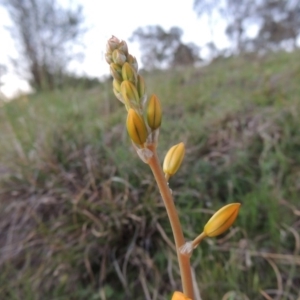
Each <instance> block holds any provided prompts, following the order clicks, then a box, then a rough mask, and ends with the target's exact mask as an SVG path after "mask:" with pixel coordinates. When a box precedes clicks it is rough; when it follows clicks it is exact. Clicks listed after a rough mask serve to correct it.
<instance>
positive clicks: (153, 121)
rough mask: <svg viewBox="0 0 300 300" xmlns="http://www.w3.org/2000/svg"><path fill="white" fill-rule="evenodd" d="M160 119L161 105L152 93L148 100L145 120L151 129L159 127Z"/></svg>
mask: <svg viewBox="0 0 300 300" xmlns="http://www.w3.org/2000/svg"><path fill="white" fill-rule="evenodd" d="M161 119H162V111H161V105H160V101H159V99H158V97H157V96H156V95H155V94H153V95H152V96H151V97H150V99H149V102H148V107H147V122H148V125H149V127H150V128H151V129H152V130H155V129H157V128H159V127H160V125H161Z"/></svg>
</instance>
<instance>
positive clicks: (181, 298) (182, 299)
mask: <svg viewBox="0 0 300 300" xmlns="http://www.w3.org/2000/svg"><path fill="white" fill-rule="evenodd" d="M171 300H192V299H191V298H189V297H187V296H186V295H184V294H183V293H181V292H174V294H173V296H172V299H171Z"/></svg>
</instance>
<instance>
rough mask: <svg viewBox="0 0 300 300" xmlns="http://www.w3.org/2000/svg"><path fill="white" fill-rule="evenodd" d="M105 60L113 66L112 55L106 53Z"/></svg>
mask: <svg viewBox="0 0 300 300" xmlns="http://www.w3.org/2000/svg"><path fill="white" fill-rule="evenodd" d="M105 60H106V62H107V63H108V64H111V63H112V62H113V60H112V56H111V54H110V53H105Z"/></svg>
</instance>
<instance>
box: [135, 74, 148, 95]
mask: <svg viewBox="0 0 300 300" xmlns="http://www.w3.org/2000/svg"><path fill="white" fill-rule="evenodd" d="M137 91H138V93H139V96H140V98H142V97H143V96H144V95H145V92H146V86H145V80H144V78H143V76H141V75H138V76H137Z"/></svg>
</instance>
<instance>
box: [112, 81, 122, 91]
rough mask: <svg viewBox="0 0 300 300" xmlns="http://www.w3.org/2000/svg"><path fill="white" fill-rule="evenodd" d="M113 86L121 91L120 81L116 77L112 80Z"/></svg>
mask: <svg viewBox="0 0 300 300" xmlns="http://www.w3.org/2000/svg"><path fill="white" fill-rule="evenodd" d="M113 88H114V89H115V90H116V91H117V92H118V93H120V92H121V81H118V80H117V79H114V80H113Z"/></svg>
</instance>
